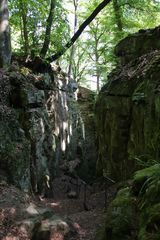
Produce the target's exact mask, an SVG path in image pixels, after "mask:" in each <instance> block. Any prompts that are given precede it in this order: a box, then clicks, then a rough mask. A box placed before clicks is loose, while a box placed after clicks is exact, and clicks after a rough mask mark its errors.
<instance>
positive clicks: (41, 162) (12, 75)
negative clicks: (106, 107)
mask: <svg viewBox="0 0 160 240" xmlns="http://www.w3.org/2000/svg"><path fill="white" fill-rule="evenodd" d="M77 87H78V86H77V84H76V83H75V82H74V81H70V82H68V80H67V77H66V76H65V74H64V73H63V72H62V71H61V69H58V68H57V67H56V66H52V71H51V72H50V73H45V74H35V73H32V72H31V71H30V70H29V69H27V68H24V67H21V68H19V67H18V66H16V63H14V65H13V66H12V67H10V68H9V69H8V70H1V71H0V95H1V98H0V109H1V111H0V166H1V169H2V170H3V172H5V174H6V176H8V181H9V182H10V183H12V184H14V185H16V186H17V187H20V188H21V189H23V190H25V191H33V192H36V193H39V194H46V195H47V196H49V195H52V180H53V178H54V177H55V176H56V175H57V174H58V173H59V171H60V168H59V166H60V165H62V164H64V163H66V162H69V161H75V160H76V159H77V158H79V161H80V162H82V164H81V165H82V166H83V165H85V161H89V160H88V159H87V160H85V159H84V156H85V153H84V146H85V144H84V141H85V137H84V133H83V132H84V129H85V126H84V123H83V116H82V115H81V112H80V110H79V107H78V104H77V103H76V95H75V91H76V90H77ZM91 100H92V99H91ZM88 104H90V103H88ZM91 111H93V110H92V109H91ZM93 132H94V130H93ZM91 134H92V133H91ZM93 141H94V140H93ZM89 148H90V146H89ZM93 152H94V151H93ZM90 157H91V162H92V163H93V164H92V163H90V165H92V168H93V165H94V163H95V161H96V160H95V158H96V155H95V156H94V159H93V156H90ZM87 164H88V163H87ZM92 172H93V171H92ZM87 174H88V172H87V171H86V173H85V174H84V176H82V177H84V178H85V177H86V176H87ZM80 175H81V174H80Z"/></svg>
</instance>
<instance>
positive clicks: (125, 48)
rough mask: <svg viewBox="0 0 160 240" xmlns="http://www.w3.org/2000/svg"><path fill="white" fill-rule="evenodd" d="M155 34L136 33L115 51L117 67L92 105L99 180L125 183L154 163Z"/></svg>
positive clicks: (159, 95)
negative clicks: (102, 177) (103, 177)
mask: <svg viewBox="0 0 160 240" xmlns="http://www.w3.org/2000/svg"><path fill="white" fill-rule="evenodd" d="M159 35H160V29H159V27H157V28H155V29H151V30H146V31H145V30H144V31H142V30H141V31H139V33H136V34H133V35H130V36H128V37H127V38H125V39H124V40H122V41H121V42H120V43H119V44H118V46H117V47H116V51H115V52H116V54H117V55H118V56H119V57H120V62H121V64H120V65H119V66H118V67H117V68H116V69H115V70H113V72H112V73H111V74H110V75H109V77H108V82H107V84H106V85H105V86H104V87H103V88H102V90H101V92H100V94H99V97H98V100H97V103H96V115H97V117H96V122H97V136H98V147H99V150H98V163H97V170H98V173H99V174H100V175H102V174H103V175H105V176H108V177H112V178H113V179H114V180H116V181H117V180H125V179H128V178H129V177H130V176H131V175H132V173H133V172H134V171H135V170H136V169H137V168H139V166H140V163H141V164H143V163H145V164H147V162H148V161H149V162H150V163H151V161H153V162H154V161H158V160H159V157H160V151H159V145H160V131H159V128H160V122H159V117H160V91H159V89H160V80H159V74H160V67H159V66H160V41H159Z"/></svg>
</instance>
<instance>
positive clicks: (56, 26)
mask: <svg viewBox="0 0 160 240" xmlns="http://www.w3.org/2000/svg"><path fill="white" fill-rule="evenodd" d="M49 6H50V1H49V0H47V1H42V0H30V1H28V0H25V1H24V0H23V1H22V2H21V0H14V1H13V0H10V1H9V10H10V25H11V29H12V47H13V51H17V52H21V54H22V53H24V44H25V43H24V41H25V40H24V36H23V31H24V24H23V17H25V18H26V24H27V34H28V41H29V47H30V49H29V50H30V53H32V52H34V54H36V55H37V54H39V52H40V50H41V47H42V44H43V41H44V34H45V29H46V20H47V17H48V14H49ZM22 7H23V8H22ZM66 14H67V13H66V10H65V9H64V7H63V1H56V7H55V10H54V21H53V22H54V23H53V26H52V33H51V44H50V49H49V50H50V51H49V54H50V53H51V52H52V53H53V51H55V52H56V51H58V50H59V49H60V48H61V46H62V45H64V41H66V39H67V38H69V27H68V23H67V18H66ZM24 15H25V16H24Z"/></svg>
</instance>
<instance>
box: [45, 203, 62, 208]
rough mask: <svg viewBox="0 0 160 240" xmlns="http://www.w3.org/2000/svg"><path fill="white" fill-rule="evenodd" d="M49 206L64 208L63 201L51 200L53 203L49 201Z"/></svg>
mask: <svg viewBox="0 0 160 240" xmlns="http://www.w3.org/2000/svg"><path fill="white" fill-rule="evenodd" d="M47 206H49V207H51V208H57V209H59V208H62V206H61V202H51V203H47Z"/></svg>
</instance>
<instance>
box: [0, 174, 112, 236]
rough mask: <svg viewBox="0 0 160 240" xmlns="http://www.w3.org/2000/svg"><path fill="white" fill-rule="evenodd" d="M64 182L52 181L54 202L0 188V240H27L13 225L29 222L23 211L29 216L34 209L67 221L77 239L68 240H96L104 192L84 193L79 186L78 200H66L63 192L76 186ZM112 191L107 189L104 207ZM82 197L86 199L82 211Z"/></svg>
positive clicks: (6, 187)
mask: <svg viewBox="0 0 160 240" xmlns="http://www.w3.org/2000/svg"><path fill="white" fill-rule="evenodd" d="M68 182H69V181H68V179H67V181H64V178H63V177H62V178H59V179H55V181H54V186H53V187H54V188H53V189H54V198H52V199H46V198H41V197H39V198H36V199H33V198H30V197H27V198H26V196H25V194H24V193H23V192H22V191H20V190H18V189H17V188H15V187H14V186H0V196H1V197H0V239H3V240H31V238H30V237H29V235H30V233H29V232H27V233H24V231H23V229H19V228H17V227H16V228H15V227H14V226H15V223H17V221H23V219H30V217H29V215H28V216H27V215H26V213H25V215H24V210H25V212H26V208H27V209H28V210H29V211H31V212H32V215H34V212H35V211H37V210H36V209H37V208H38V209H41V210H40V211H42V212H43V209H51V208H52V209H53V213H52V214H53V216H60V218H61V219H67V221H69V222H72V223H73V224H72V225H73V226H74V229H76V230H77V231H76V232H78V235H76V237H72V236H71V237H70V238H69V240H84V239H86V240H97V239H96V233H97V230H99V229H101V228H102V226H103V224H104V222H105V191H103V189H101V188H100V187H99V186H98V187H97V186H96V188H95V187H92V188H91V187H89V186H88V187H87V188H86V193H85V188H84V187H83V186H81V190H80V192H79V197H78V198H76V199H69V198H68V196H67V195H68V190H67V191H66V189H70V190H69V191H73V192H74V191H75V186H76V184H75V183H74V182H72V184H71V185H70V186H69V187H68ZM115 190H116V188H115V187H114V186H112V187H111V188H108V190H107V204H108V203H109V202H110V200H111V198H112V197H113V195H114V193H115ZM84 196H85V198H86V202H85V208H84ZM86 207H87V208H86ZM49 211H52V210H49ZM31 231H32V228H31ZM28 234H29V235H28ZM73 236H74V234H73ZM36 239H37V238H36ZM38 239H39V238H38ZM43 239H48V238H43ZM53 239H57V238H53ZM58 239H61V238H58Z"/></svg>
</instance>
